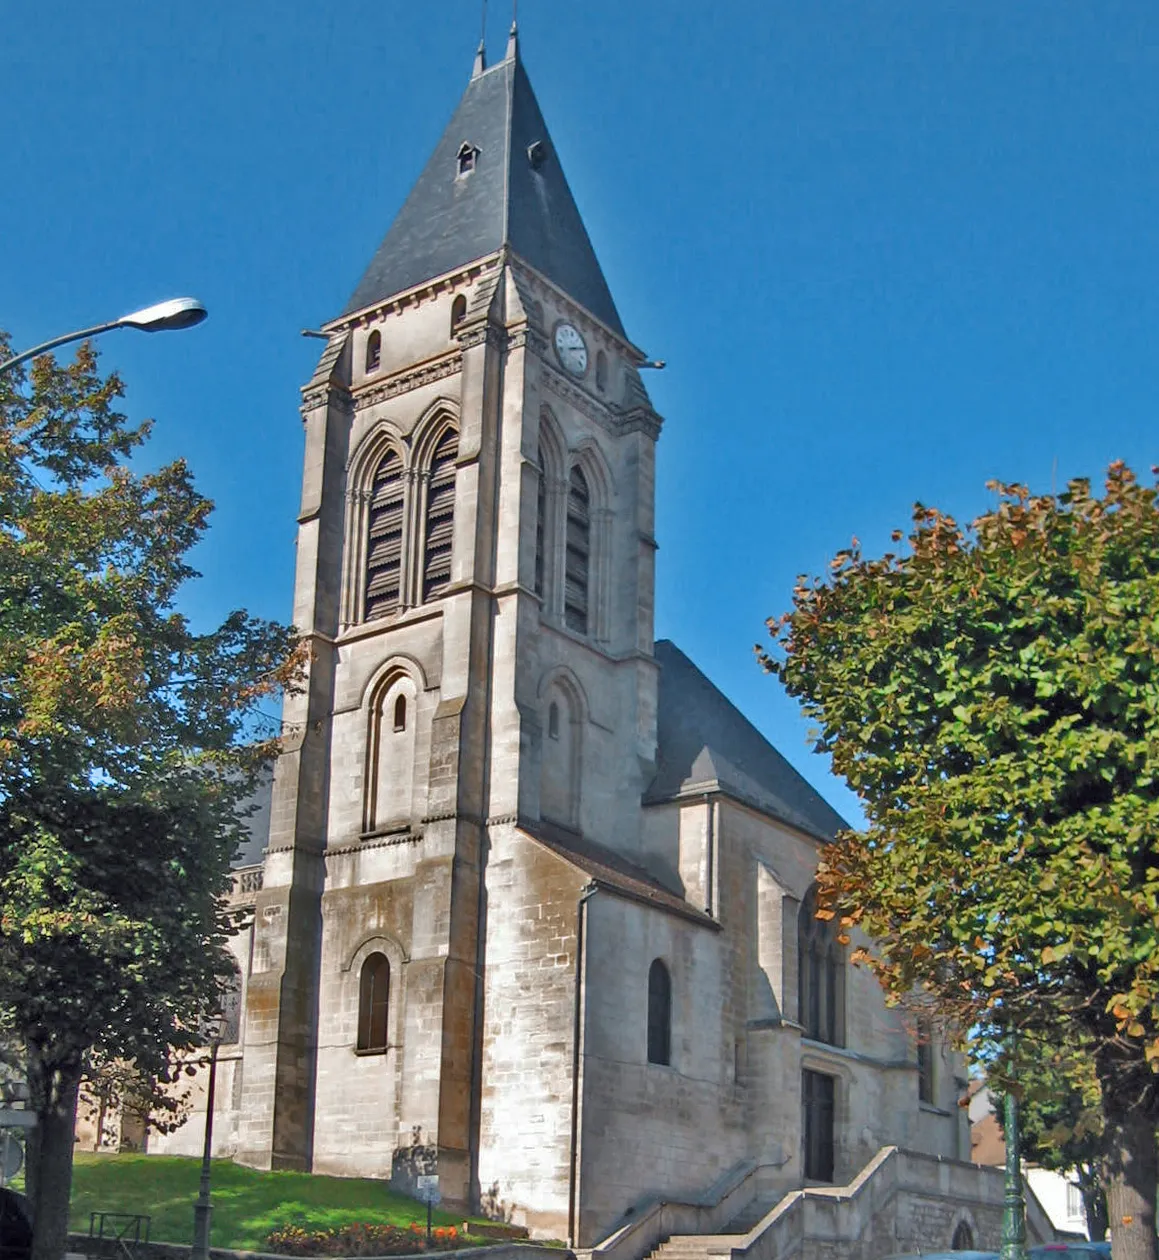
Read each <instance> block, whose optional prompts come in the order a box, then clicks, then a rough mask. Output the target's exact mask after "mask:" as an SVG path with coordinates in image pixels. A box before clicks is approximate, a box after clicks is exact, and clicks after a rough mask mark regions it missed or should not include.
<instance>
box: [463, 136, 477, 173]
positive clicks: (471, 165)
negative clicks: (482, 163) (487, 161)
mask: <svg viewBox="0 0 1159 1260" xmlns="http://www.w3.org/2000/svg"><path fill="white" fill-rule="evenodd" d="M478 155H479V150H478V149H476V148H475V146H474V145H473V144H467V143H466V142H465V141H464V143H463V144H461V145H460V146H459V174H460V176H462V175H470V173H471V172H472V171H473V170H474V169H475V159H476V157H478Z"/></svg>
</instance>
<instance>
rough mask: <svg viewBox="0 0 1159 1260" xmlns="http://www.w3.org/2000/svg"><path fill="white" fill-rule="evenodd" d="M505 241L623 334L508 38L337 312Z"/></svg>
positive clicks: (470, 88) (474, 81) (466, 96)
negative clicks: (464, 170) (466, 165)
mask: <svg viewBox="0 0 1159 1260" xmlns="http://www.w3.org/2000/svg"><path fill="white" fill-rule="evenodd" d="M536 143H538V144H539V145H541V146H542V148H541V149H540V150H539V151H538V152H539V154H540V155H541V157H542V160H541V161H539V163H538V164H536V163H534V162H533V161H532V159H531V157H530V155H529V149H530V147H531V146H532V145H533V144H536ZM463 144H469V145H472V146H474V147H475V148H477V149H478V155H477V157H476V162H475V169H474V170H473V171H472V172H471V173H470V174H469V175H463V176H460V175H459V174H458V154H459V149H460V147H461V146H462V145H463ZM504 245H506V246H508V247H509V248H510V249H511V251H512V252H513V253H515V254H518V255H519V257H520V258H522V259H523V260H524V261H525V262H527V263H529V264H530V265H531V266H532V267H534V268H535V270H536V271H538V272H540V273H541V274H542V275H544V276H546V277H547V279H548V280H550V281H551V282H552V283H553V284H555V285H557V286H558V287H559V288H560V289H562V290H563V291H564V292H565V293H567V294H568V295H569V296H570V297H572V298H573V299H574V300H575V301H576V302H578V303H579V304H580V305H581V306H583V307H585V308H586V309H587V310H588V311H590V312H591V313H592V314H593V315H594V316H595V317H596V318H597V319H598V320H600V321H601V322H602V323H604V324H606V325H607V326H608V327H609V328H611V329H612V331H613V332H615V333H617V334H619V335H620V336H621V337H624V336H625V333H624V328H623V325H622V324H621V323H620V316H619V314H618V313H617V311H616V305H615V303H614V302H613V301H612V295H611V292H610V291H609V289H608V285H607V281H606V280H605V279H604V274H603V272H602V271H601V270H600V264H599V262H598V261H597V259H596V255H595V251H594V250H593V249H592V243H591V241H590V240H589V239H588V234H587V230H586V229H585V228H584V224H583V219H582V218H581V217H580V212H579V210H578V209H577V207H576V204H575V200H574V198H573V197H572V195H571V190H570V189H569V188H568V184H567V179H566V177H565V176H564V173H563V169H562V168H561V166H560V163H559V159H558V157H557V156H556V153H555V150H554V148H553V146H552V143H551V137H550V136H549V135H548V133H547V126H546V124H545V123H544V121H543V115H542V114H541V113H540V110H539V104H538V102H537V101H536V99H535V93H534V92H533V91H532V90H531V82H530V80H529V79H528V77H527V73H526V71H525V70H524V69H523V65H522V63H521V62H520V59H519V50H518V42H517V40H516V39H515V38H514V37H513V38H512V39H511V41H510V43H509V45H508V55H507V57H506V58H505V59H504V60H503V61H502V62H500V63H499V64H498V65H496V66H493V67H492V68H491V69H490V70H480V69H479V68H478V67H477V73H476V74H475V75H474V76H473V77H472V78H471V81H470V82H469V83H468V84H467V90H466V91H465V92H464V93H463V98H462V100H460V102H459V105H458V108H457V109H456V110H455V112H454V114H453V116H452V117H451V121H450V123H449V124H448V125H447V129H446V131H444V132H443V136H442V139H441V140H440V141H439V143H438V144H437V145H436V146H435V151H434V153H433V154H432V155H431V158H430V161H428V162H427V165H426V168H425V169H424V171H423V173H422V174H421V175H420V176H419V179H418V182H417V183H416V184H415V186H414V188H413V189H412V190H411V193H410V196H409V197H407V199H406V201H405V203H404V204H403V207H402V209H401V210H400V211H399V212H398V215H397V217H396V218H395V220H394V222H393V223H392V224H391V227H390V230H389V231H388V232H387V234H386V237H385V238H384V240H383V242H382V244H381V245H380V246H379V247H378V252H377V253H376V254H375V255H374V257H373V258H372V259H371V262H370V266H369V267H367V269H366V273H365V275H364V276H363V277H362V279H361V280H360V281H359V284H358V287H357V288H356V289H355V290H354V294H353V295H352V297H351V298H350V301H349V303H348V304H347V307H346V310H345V311H344V312H343V314H344V315H350V314H353V313H354V312H355V311H360V310H362V309H363V308H365V307H367V306H372V305H374V303H376V302H380V301H382V300H383V299H385V298H388V297H392V296H393V295H394V294H396V293H401V292H403V291H404V290H406V289H411V288H414V287H415V286H416V285H420V284H422V283H423V282H424V281H426V280H432V279H434V278H435V277H436V276H441V275H445V274H446V273H447V272H450V271H454V270H455V269H456V268H458V267H461V266H463V265H465V264H466V263H469V262H473V261H474V260H475V259H477V258H482V257H485V256H486V255H488V254H492V253H495V252H496V251H498V250H499V249H501V248H502V247H503V246H504Z"/></svg>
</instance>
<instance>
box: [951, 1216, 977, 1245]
mask: <svg viewBox="0 0 1159 1260" xmlns="http://www.w3.org/2000/svg"><path fill="white" fill-rule="evenodd" d="M950 1250H951V1251H973V1250H974V1231H973V1230H972V1229H971V1228H970V1226H969V1224H968V1222H966V1221H959V1222H958V1223H957V1225H955V1226H954V1236H953V1238H951V1239H950Z"/></svg>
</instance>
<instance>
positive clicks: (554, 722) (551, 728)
mask: <svg viewBox="0 0 1159 1260" xmlns="http://www.w3.org/2000/svg"><path fill="white" fill-rule="evenodd" d="M547 736H548V738H549V739H559V705H558V704H556V702H555V701H554V700H553V701H552V702H551V704H550V705H549V706H548V709H547Z"/></svg>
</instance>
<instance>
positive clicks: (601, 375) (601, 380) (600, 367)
mask: <svg viewBox="0 0 1159 1260" xmlns="http://www.w3.org/2000/svg"><path fill="white" fill-rule="evenodd" d="M607 388H608V356H607V355H606V354H605V353H604V352H603V351H602V350H597V351H596V389H598V390H599V391H600V392H601V393H603V391H604V390H606V389H607Z"/></svg>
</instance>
